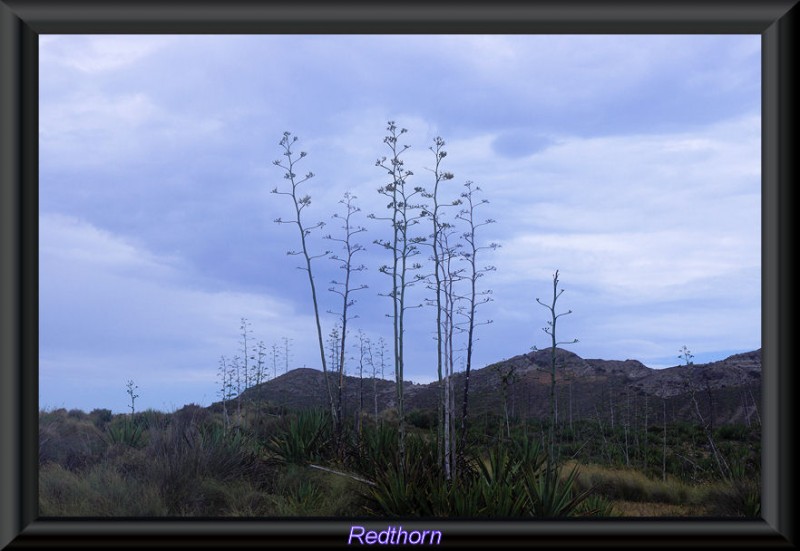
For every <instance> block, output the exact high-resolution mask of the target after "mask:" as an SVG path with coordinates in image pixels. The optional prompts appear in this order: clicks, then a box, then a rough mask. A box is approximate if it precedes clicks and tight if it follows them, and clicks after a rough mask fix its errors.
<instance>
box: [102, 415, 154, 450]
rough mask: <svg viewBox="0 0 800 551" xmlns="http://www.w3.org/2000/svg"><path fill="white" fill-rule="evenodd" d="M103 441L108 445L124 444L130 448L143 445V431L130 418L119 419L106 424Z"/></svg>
mask: <svg viewBox="0 0 800 551" xmlns="http://www.w3.org/2000/svg"><path fill="white" fill-rule="evenodd" d="M105 439H106V442H107V443H108V444H109V445H113V444H125V445H126V446H130V447H132V448H139V447H141V446H143V445H144V443H145V438H144V429H143V428H142V426H141V425H139V424H137V423H135V422H134V421H133V420H131V418H130V417H121V418H119V421H117V420H116V419H115V420H114V421H113V422H112V423H110V424H108V425H107V426H106V429H105Z"/></svg>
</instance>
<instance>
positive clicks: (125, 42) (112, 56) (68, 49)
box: [39, 35, 175, 74]
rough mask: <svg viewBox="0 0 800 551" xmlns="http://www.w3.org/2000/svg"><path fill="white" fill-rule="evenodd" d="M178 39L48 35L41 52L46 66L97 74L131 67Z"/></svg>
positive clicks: (42, 39)
mask: <svg viewBox="0 0 800 551" xmlns="http://www.w3.org/2000/svg"><path fill="white" fill-rule="evenodd" d="M174 41H175V37H170V36H156V35H116V36H105V35H82V36H59V35H44V36H42V37H41V38H40V39H39V52H40V58H41V63H42V65H43V66H45V67H48V66H50V65H61V66H64V67H68V68H71V69H75V70H77V71H80V72H81V73H85V74H93V73H104V72H109V71H117V70H120V69H123V68H127V67H128V66H130V65H132V64H134V63H136V62H138V61H140V60H142V59H144V58H147V57H148V56H152V55H154V54H155V53H157V52H158V51H159V50H161V49H162V48H163V47H165V46H166V45H168V44H170V43H171V42H174Z"/></svg>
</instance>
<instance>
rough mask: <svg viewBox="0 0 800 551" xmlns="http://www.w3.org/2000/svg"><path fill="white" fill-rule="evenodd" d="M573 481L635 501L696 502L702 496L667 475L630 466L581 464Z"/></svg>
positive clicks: (613, 496) (607, 494) (696, 490)
mask: <svg viewBox="0 0 800 551" xmlns="http://www.w3.org/2000/svg"><path fill="white" fill-rule="evenodd" d="M577 484H578V487H579V488H590V487H594V488H595V492H596V493H599V494H601V495H603V496H605V497H607V498H608V499H612V500H621V501H632V502H639V503H669V504H673V505H685V504H689V503H698V502H699V500H700V499H701V497H702V492H701V491H700V490H699V489H698V488H697V487H693V486H689V485H687V484H684V483H683V482H681V481H679V480H675V479H674V478H671V477H670V478H668V479H667V481H666V482H664V481H662V480H655V479H652V478H649V477H647V476H646V475H645V474H644V473H642V472H641V471H637V470H634V469H613V468H609V467H602V466H599V465H583V466H582V467H581V470H580V474H579V475H578V482H577Z"/></svg>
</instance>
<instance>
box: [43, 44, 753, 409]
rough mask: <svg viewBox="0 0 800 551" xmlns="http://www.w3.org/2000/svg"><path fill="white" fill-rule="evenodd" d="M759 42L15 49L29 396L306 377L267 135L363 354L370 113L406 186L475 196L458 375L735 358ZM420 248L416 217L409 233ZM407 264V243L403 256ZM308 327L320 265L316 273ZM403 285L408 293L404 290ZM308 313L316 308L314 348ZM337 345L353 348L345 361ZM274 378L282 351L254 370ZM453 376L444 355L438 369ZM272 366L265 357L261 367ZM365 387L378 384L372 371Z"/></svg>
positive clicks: (184, 392) (741, 340) (373, 287)
mask: <svg viewBox="0 0 800 551" xmlns="http://www.w3.org/2000/svg"><path fill="white" fill-rule="evenodd" d="M760 93H761V90H760V37H759V36H757V35H748V36H555V35H554V36H230V37H225V36H42V37H41V38H40V170H41V172H40V222H39V223H40V250H39V255H40V313H39V324H40V365H39V374H40V406H41V407H43V408H53V407H67V408H71V407H78V408H82V409H84V410H90V409H93V408H96V407H107V408H111V409H112V410H114V411H125V410H126V404H127V403H128V396H127V394H126V392H125V383H126V381H128V380H129V379H133V380H134V381H135V383H136V384H137V385H138V386H139V389H138V391H137V392H138V394H139V396H140V397H139V398H138V400H137V403H136V405H137V409H144V408H147V407H152V408H156V409H161V410H172V409H175V408H178V407H181V406H182V405H184V404H186V403H192V402H193V403H198V404H201V405H207V404H209V403H211V402H212V401H215V400H217V399H218V387H219V384H218V377H217V368H218V362H219V360H220V357H221V356H225V357H227V358H230V357H232V356H234V355H236V354H239V353H240V352H239V348H240V344H239V341H240V331H239V326H240V320H241V318H243V317H244V318H247V320H249V322H250V324H251V328H252V337H251V338H252V339H253V342H256V341H258V340H263V342H264V343H265V345H266V346H267V347H268V348H271V346H272V345H273V343H277V344H279V345H280V346H281V347H282V343H283V339H284V338H287V339H291V340H290V343H291V344H290V366H291V367H292V368H294V367H302V366H306V367H313V368H319V366H320V360H319V353H318V348H317V343H316V331H315V326H314V319H313V311H312V306H311V302H310V296H309V292H308V281H307V279H305V274H304V272H302V271H300V270H299V269H298V266H299V265H300V264H299V260H300V259H299V258H297V257H293V256H287V255H286V251H287V250H289V249H296V248H297V247H298V235H297V231H296V228H292V227H290V226H283V225H278V224H275V223H274V220H275V219H276V218H278V217H287V216H289V215H290V214H291V212H292V211H291V208H292V207H291V204H290V203H289V202H288V200H287V198H286V197H283V196H278V195H274V194H271V193H270V191H271V190H272V189H273V188H275V187H276V186H284V184H285V181H284V180H283V174H282V171H281V170H280V169H279V168H278V167H276V166H274V165H273V161H274V160H276V159H279V158H281V148H280V146H279V144H278V142H279V140H280V138H281V136H282V134H283V132H284V131H291V132H293V133H294V134H295V135H297V136H298V137H299V141H298V142H297V146H296V149H297V151H300V150H302V151H306V152H307V153H308V156H307V157H306V158H305V159H303V161H302V165H300V166H301V167H302V171H303V172H305V171H307V170H310V171H313V172H314V173H315V174H316V176H315V178H313V179H312V180H310V181H309V182H308V183H307V184H305V186H304V187H305V192H306V193H308V194H310V195H311V197H312V203H311V206H310V207H309V208H308V209H306V210H305V211H304V215H305V216H306V220H307V221H308V222H309V223H312V224H313V223H316V222H320V221H323V222H326V227H325V230H324V232H319V231H318V232H314V233H312V234H311V236H310V239H311V241H310V246H311V248H312V252H316V253H320V252H323V251H324V250H325V249H330V248H332V245H333V244H332V243H330V242H326V241H324V240H323V239H322V236H323V235H324V233H336V232H337V231H339V223H338V222H337V220H336V219H332V215H333V214H334V213H335V212H341V210H340V208H341V205H339V204H338V201H339V200H340V199H341V198H342V196H343V194H344V193H345V192H348V191H349V192H350V193H352V194H354V195H355V196H357V198H358V199H357V202H358V205H359V206H360V208H361V212H359V213H358V214H357V215H356V222H357V223H359V224H361V225H363V226H365V227H366V228H367V230H368V231H367V232H365V233H362V234H360V235H359V236H358V241H359V242H360V243H361V244H363V245H364V247H365V248H366V250H365V251H364V252H362V253H360V254H359V255H358V257H357V258H358V260H359V261H360V262H361V263H363V264H364V265H366V266H367V270H366V271H364V272H361V273H359V274H357V276H356V277H357V282H358V283H359V284H365V285H368V289H366V290H363V291H360V292H359V293H357V295H356V298H357V301H358V302H357V303H356V304H355V306H354V313H356V314H357V315H358V316H359V317H358V318H357V319H355V320H354V321H353V322H352V323H351V327H352V328H353V330H354V333H351V335H350V337H349V339H350V341H351V342H353V343H355V340H356V339H355V331H356V330H358V329H361V330H363V331H364V334H365V336H367V337H369V338H371V339H372V340H373V341H377V340H378V338H379V337H380V336H384V337H385V338H387V339H388V338H389V337H390V334H391V320H390V319H389V318H388V317H387V316H386V314H387V313H388V312H389V311H390V307H391V302H390V299H388V298H386V297H384V296H380V295H381V294H385V293H386V292H388V284H389V278H387V277H386V276H385V275H383V274H380V273H379V270H378V268H379V267H380V265H382V264H385V263H387V262H388V261H389V257H388V256H387V252H386V251H384V250H382V249H381V248H380V247H378V246H376V245H375V244H374V243H373V241H374V240H375V239H383V238H386V237H387V235H388V229H389V228H388V226H387V224H386V223H385V222H381V221H379V220H371V219H369V218H368V217H367V216H368V215H369V214H375V215H377V216H383V215H385V213H386V212H387V211H386V200H385V198H384V197H383V196H381V195H380V194H378V193H377V189H378V188H379V187H380V186H382V185H384V184H386V183H387V181H388V180H387V176H386V174H385V171H383V170H381V169H379V168H377V167H376V166H375V161H376V159H377V158H379V157H381V156H383V155H387V148H386V145H385V144H384V143H383V137H384V136H385V134H386V125H387V121H389V120H393V121H396V122H397V124H398V126H401V127H403V128H407V129H408V133H407V134H405V135H404V136H403V138H404V140H403V143H404V144H407V145H409V146H410V149H409V150H408V151H407V153H406V154H405V157H404V158H405V161H406V166H407V167H408V168H409V169H411V170H412V171H413V172H414V176H412V177H411V179H410V180H409V182H410V183H411V184H413V185H418V186H425V187H429V186H430V185H431V184H432V175H431V173H430V172H429V170H426V169H430V168H431V167H432V166H433V154H432V153H431V151H429V149H428V148H429V147H430V146H431V145H432V143H433V139H434V138H435V137H436V136H441V137H443V138H444V139H445V140H446V142H447V145H446V148H445V149H446V150H447V151H448V156H447V158H446V159H445V162H444V165H443V167H444V169H446V170H449V171H451V172H453V173H454V174H455V178H454V179H453V180H451V181H449V182H447V184H446V186H445V189H444V192H443V193H444V194H445V195H446V196H447V195H449V196H451V197H457V196H458V195H459V194H460V193H461V191H462V190H463V186H464V183H465V182H466V181H467V180H471V181H473V182H475V184H477V185H479V186H480V187H481V189H482V198H485V199H487V200H488V201H489V203H488V204H486V205H484V206H483V207H482V211H483V212H482V216H483V217H487V218H493V219H496V223H495V224H491V225H488V226H485V227H483V228H481V230H480V233H479V234H478V239H479V240H480V241H481V242H482V243H489V242H496V243H498V244H500V245H501V247H500V248H499V249H497V250H496V251H493V252H492V251H487V252H486V253H485V255H484V257H483V259H481V260H482V261H481V264H482V265H483V264H486V265H489V264H491V265H493V266H495V267H496V271H494V272H492V273H489V274H487V276H486V277H484V278H483V279H481V280H480V283H481V285H483V288H484V289H489V288H490V289H492V290H493V297H494V301H493V302H491V303H489V304H486V305H484V306H483V307H482V308H481V310H480V311H479V314H478V318H479V320H480V321H483V320H489V319H491V320H493V323H491V324H489V325H483V326H481V327H480V328H479V330H478V338H479V341H478V342H477V343H476V351H475V367H483V366H485V365H487V364H488V363H491V362H494V361H497V360H501V359H503V358H508V357H511V356H514V355H517V354H521V353H525V352H527V351H529V350H530V349H531V347H532V346H534V345H537V346H538V347H540V348H541V347H545V346H547V345H548V337H547V335H546V334H545V333H543V332H542V327H544V326H545V323H546V321H547V314H548V313H547V311H546V310H545V309H544V308H543V307H541V306H539V305H538V304H537V303H536V298H537V297H538V298H542V299H543V300H546V299H547V297H548V294H549V295H552V274H553V272H554V271H555V270H556V269H558V270H559V272H560V280H561V287H562V288H563V289H565V291H564V294H563V295H562V296H561V298H560V299H559V303H558V306H559V310H561V311H565V310H572V311H573V313H572V314H571V315H569V316H566V317H564V318H561V320H560V321H559V325H558V337H559V339H560V340H571V339H573V338H577V339H579V341H580V342H579V343H578V344H574V345H570V346H569V347H568V348H569V349H570V350H572V351H573V352H575V353H577V354H579V355H580V356H582V357H585V358H604V359H627V358H635V359H638V360H641V361H642V362H644V363H645V364H646V365H648V366H650V367H666V366H671V365H675V364H677V363H679V360H678V358H677V355H678V350H679V348H680V347H681V346H683V345H684V344H685V345H686V346H688V347H689V348H690V349H691V350H692V351H693V352H694V354H695V355H696V361H711V360H715V359H720V358H723V357H726V356H728V355H730V354H732V353H736V352H741V351H746V350H752V349H755V348H758V347H759V346H761V333H760V324H761V293H760V285H761V275H760V270H761V260H760V258H761V245H760V242H761V230H760V225H761V213H760V210H761V195H760V177H761V175H760V128H761V120H760ZM419 228H420V229H421V234H425V233H427V230H428V229H427V226H425V227H424V228H423V227H422V226H419ZM419 258H420V259H422V260H423V261H424V260H426V258H427V253H425V254H423V255H421V256H420V257H419ZM315 269H316V270H317V276H318V284H319V288H320V291H321V303H322V311H323V312H325V311H326V310H329V309H335V308H337V307H338V301H337V300H336V299H337V296H336V295H334V294H333V293H329V292H327V288H328V286H329V285H328V283H329V281H330V280H331V279H334V278H337V277H341V271H340V270H338V269H337V268H336V266H335V264H334V263H333V262H331V261H329V260H323V259H320V260H318V261H316V264H315ZM429 294H430V293H429V292H428V291H426V289H425V286H424V285H418V286H416V287H415V288H413V289H412V291H411V295H410V300H411V301H412V302H422V301H424V299H425V298H426V297H427V296H429ZM433 316H434V313H433V311H432V308H430V307H425V308H420V309H415V310H411V311H410V312H409V313H408V317H407V324H408V327H409V329H408V334H407V339H406V341H407V343H408V344H407V347H408V349H407V366H406V377H407V379H410V380H413V381H416V382H428V381H431V380H433V379H434V378H435V377H436V363H435V341H434V340H433V336H434V332H435V326H434V317H433ZM334 321H335V318H334V316H333V315H331V314H327V313H326V314H324V318H323V324H324V331H325V334H326V335H327V334H328V332H329V331H330V329H331V327H332V326H333V323H334ZM355 353H356V349H355V348H353V349H352V354H353V355H355ZM281 362H282V365H283V359H281ZM457 365H460V360H459V361H458V362H457ZM282 371H283V368H281V372H282ZM386 376H387V378H388V377H389V376H390V374H389V371H388V370H387V373H386Z"/></svg>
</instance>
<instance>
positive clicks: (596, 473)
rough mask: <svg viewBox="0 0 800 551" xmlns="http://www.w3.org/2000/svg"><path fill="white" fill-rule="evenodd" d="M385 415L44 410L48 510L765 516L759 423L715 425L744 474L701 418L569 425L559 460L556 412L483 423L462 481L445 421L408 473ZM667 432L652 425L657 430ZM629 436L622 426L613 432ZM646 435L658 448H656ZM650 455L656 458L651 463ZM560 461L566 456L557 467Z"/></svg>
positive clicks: (409, 447)
mask: <svg viewBox="0 0 800 551" xmlns="http://www.w3.org/2000/svg"><path fill="white" fill-rule="evenodd" d="M394 413H395V412H393V411H392V410H389V411H388V412H384V413H383V414H382V415H381V418H380V419H378V421H377V422H376V421H375V419H373V418H372V417H371V416H364V418H363V419H362V422H361V423H360V426H361V431H360V433H359V432H358V431H357V430H356V427H355V423H353V425H350V426H348V425H345V426H344V427H343V434H342V437H341V440H342V442H341V444H336V442H337V437H336V434H335V431H334V427H333V424H332V423H331V419H330V413H329V412H321V411H316V410H309V411H300V412H291V411H285V410H282V409H280V408H277V407H272V406H269V405H266V404H260V405H259V404H251V407H249V408H248V410H247V414H246V416H245V418H244V419H243V420H242V423H241V424H240V425H239V426H235V427H232V428H226V426H225V423H224V419H223V415H222V414H221V413H219V412H214V411H213V410H212V409H206V408H201V407H199V406H194V405H190V406H186V407H184V408H182V409H180V410H178V411H176V412H174V413H170V414H167V413H162V412H158V411H153V410H147V411H142V412H137V413H135V414H118V415H112V414H111V412H110V411H109V410H104V409H96V410H94V411H92V412H91V413H88V414H87V413H85V412H82V411H80V410H70V411H66V410H64V409H59V410H54V411H42V412H41V413H40V419H39V423H40V434H39V439H40V442H39V443H40V446H39V461H40V474H39V484H40V493H39V495H40V514H41V515H42V516H92V517H94V516H124V517H139V516H147V517H152V516H158V517H161V516H173V517H186V516H214V517H216V516H222V517H226V516H227V517H234V516H245V517H295V516H314V517H350V516H377V517H387V516H388V517H392V516H402V517H415V516H422V517H439V516H448V517H453V518H458V517H468V518H475V517H487V518H516V517H554V516H604V517H605V516H745V517H753V516H759V512H760V510H759V503H760V494H759V488H760V484H759V472H760V468H759V456H760V432H759V430H758V429H757V428H755V427H752V428H749V427H745V426H736V425H724V426H721V427H719V428H718V429H716V430H715V437H716V442H717V446H718V447H719V448H720V450H721V453H723V454H724V456H725V457H726V458H727V459H728V462H729V463H730V465H731V470H732V471H733V473H734V476H733V479H731V480H725V479H722V477H721V476H720V475H719V473H718V470H717V469H716V467H715V464H714V458H713V457H712V455H711V453H710V451H709V450H708V449H707V447H708V446H707V445H705V442H706V441H705V436H704V432H703V430H702V428H701V427H699V426H696V425H692V424H690V423H677V424H673V425H670V426H668V427H667V454H666V459H667V461H666V478H665V477H664V476H663V472H662V453H663V442H662V441H660V440H659V438H658V437H657V436H660V434H653V435H651V438H650V439H648V440H645V438H644V434H643V432H642V433H641V434H635V433H632V432H631V431H629V432H628V435H627V436H628V439H629V444H630V445H629V447H628V453H627V456H626V454H625V451H624V449H623V446H622V444H621V443H622V442H623V441H624V435H623V434H622V428H617V429H615V430H613V431H612V430H611V429H610V428H609V427H608V426H603V427H600V426H598V425H597V424H595V423H594V422H592V421H582V422H580V423H575V424H574V425H573V427H572V429H569V428H568V427H561V429H560V430H559V431H558V432H559V434H560V436H559V440H558V442H559V444H558V453H559V454H560V455H561V457H562V458H564V460H563V461H561V462H560V463H558V464H557V465H558V466H557V467H554V466H550V463H549V462H548V461H547V457H548V455H547V450H546V449H545V448H544V442H545V441H546V435H547V432H548V427H547V423H544V422H532V421H530V420H529V421H528V422H527V423H525V422H523V421H521V420H517V421H516V422H515V423H512V424H511V438H510V439H509V438H508V435H507V434H506V424H505V419H503V418H501V417H500V416H497V417H494V416H490V415H486V416H482V417H480V418H476V419H474V420H473V425H472V427H471V430H470V434H469V437H468V439H467V448H466V450H464V451H463V453H461V454H459V457H458V459H457V461H456V462H455V472H454V473H452V479H451V480H449V481H448V480H446V479H445V477H444V476H443V475H442V474H441V469H438V468H437V465H438V464H439V460H438V458H437V453H438V452H437V446H436V426H435V425H436V416H435V415H434V413H433V412H421V411H416V412H411V413H410V414H409V423H408V426H407V435H406V442H405V444H406V454H405V464H404V465H403V467H404V468H401V465H400V463H399V461H400V459H399V458H400V455H399V450H398V438H397V428H396V423H395V422H394V421H395V420H394V419H393V418H392V415H393V414H394ZM661 430H662V428H661V427H652V428H651V431H652V432H653V433H659V431H661ZM617 432H618V433H619V434H616V433H617ZM645 442H646V444H645ZM646 457H647V458H648V461H647V468H645V467H644V465H645V458H646ZM554 465H555V464H554Z"/></svg>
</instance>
